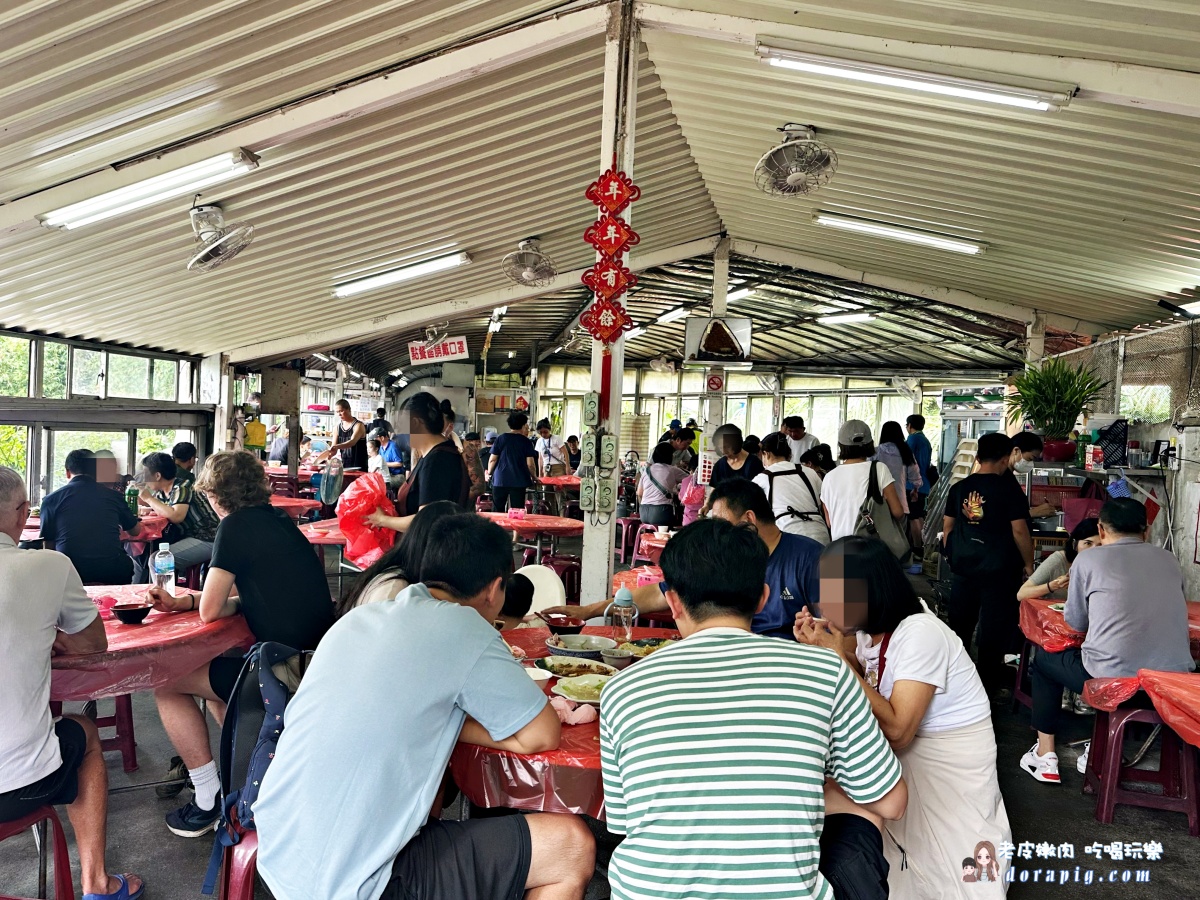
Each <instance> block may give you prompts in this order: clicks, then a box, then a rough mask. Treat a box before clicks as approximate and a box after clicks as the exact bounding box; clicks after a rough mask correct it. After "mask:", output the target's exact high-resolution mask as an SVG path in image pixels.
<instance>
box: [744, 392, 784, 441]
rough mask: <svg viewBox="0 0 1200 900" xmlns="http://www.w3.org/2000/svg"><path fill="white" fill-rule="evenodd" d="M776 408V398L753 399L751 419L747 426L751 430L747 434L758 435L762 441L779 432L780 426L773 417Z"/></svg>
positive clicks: (751, 399) (751, 401) (751, 400)
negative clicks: (772, 433) (774, 432)
mask: <svg viewBox="0 0 1200 900" xmlns="http://www.w3.org/2000/svg"><path fill="white" fill-rule="evenodd" d="M774 407H775V398H774V397H751V398H750V419H749V424H748V425H747V428H748V429H749V430H748V432H747V434H754V435H758V437H759V438H760V439H762V438H764V437H766V436H767V435H768V434H770V433H771V432H773V431H778V430H779V426H778V424H776V422H775V417H774V415H772V413H773V412H774Z"/></svg>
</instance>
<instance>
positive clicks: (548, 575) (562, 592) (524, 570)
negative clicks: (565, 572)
mask: <svg viewBox="0 0 1200 900" xmlns="http://www.w3.org/2000/svg"><path fill="white" fill-rule="evenodd" d="M514 574H517V575H524V576H525V577H526V578H528V579H529V580H530V581H532V582H533V604H532V605H531V606H530V607H529V612H530V613H536V612H541V611H542V610H543V609H549V608H550V607H552V606H564V605H565V604H566V602H567V589H566V588H565V587H564V586H563V582H562V579H561V578H559V576H558V573H557V572H555V571H554V569H552V568H550V567H549V566H534V565H525V566H522V567H521V568H519V569H517V571H516V572H515V573H514Z"/></svg>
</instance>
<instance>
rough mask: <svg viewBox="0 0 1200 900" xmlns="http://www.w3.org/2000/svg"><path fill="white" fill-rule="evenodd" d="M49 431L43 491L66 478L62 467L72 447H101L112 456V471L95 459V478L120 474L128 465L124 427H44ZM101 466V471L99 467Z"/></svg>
mask: <svg viewBox="0 0 1200 900" xmlns="http://www.w3.org/2000/svg"><path fill="white" fill-rule="evenodd" d="M47 433H48V434H49V448H48V449H49V460H50V465H49V468H48V470H47V471H46V473H45V474H46V483H47V493H49V492H50V491H53V490H55V489H57V488H60V487H62V486H63V484H64V483H65V482H66V475H65V474H64V469H65V468H66V464H67V454H68V453H70V452H71V451H72V450H94V451H99V450H105V451H108V452H110V453H112V455H113V456H114V457H115V462H116V466H115V469H116V471H115V472H113V471H112V466H111V464H110V465H109V466H108V467H104V466H102V465H101V464H100V463H97V466H96V478H97V480H99V481H105V482H108V481H110V480H113V478H114V477H115V476H116V475H118V474H123V473H124V472H125V470H126V469H127V468H128V460H129V432H128V431H65V430H60V429H58V428H51V429H47ZM102 470H103V471H102Z"/></svg>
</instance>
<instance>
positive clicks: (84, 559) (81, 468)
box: [41, 450, 142, 584]
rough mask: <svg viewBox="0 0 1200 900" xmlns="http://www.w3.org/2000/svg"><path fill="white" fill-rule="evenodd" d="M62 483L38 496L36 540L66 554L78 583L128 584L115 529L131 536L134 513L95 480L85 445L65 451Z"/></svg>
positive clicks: (129, 571) (129, 568)
mask: <svg viewBox="0 0 1200 900" xmlns="http://www.w3.org/2000/svg"><path fill="white" fill-rule="evenodd" d="M65 465H66V470H67V478H68V479H69V480H68V481H67V483H66V484H64V485H63V486H62V487H60V488H59V489H58V490H57V491H54V492H53V493H52V494H50V495H49V496H47V497H46V498H45V499H44V500H42V517H41V518H42V540H43V541H44V542H45V547H46V549H47V550H57V551H58V552H59V553H62V554H64V555H65V556H67V557H69V558H70V560H71V562H72V564H74V566H75V570H76V571H77V572H78V573H79V577H80V578H81V579H82V580H83V583H84V584H129V582H130V581H131V580H132V579H133V560H132V559H131V558H130V557H129V555H128V554H127V553H126V552H125V548H124V547H123V546H122V544H121V532H122V531H126V532H128V533H129V536H130V537H136V536H137V534H138V532H140V531H141V528H142V526H141V523H140V522H139V521H138V517H137V516H136V515H134V513H133V511H132V510H130V508H129V507H128V506H127V505H126V503H125V498H124V497H122V496H121V495H120V494H118V493H117V492H116V491H113V490H110V489H109V488H106V487H104V486H103V485H100V484H97V483H96V459H95V456H94V454H93V453H92V451H91V450H72V451H71V452H70V453H68V454H67V461H66V464H65Z"/></svg>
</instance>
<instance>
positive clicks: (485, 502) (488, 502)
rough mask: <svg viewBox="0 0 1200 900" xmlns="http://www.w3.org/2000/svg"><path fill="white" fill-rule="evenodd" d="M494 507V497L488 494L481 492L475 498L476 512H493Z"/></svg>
mask: <svg viewBox="0 0 1200 900" xmlns="http://www.w3.org/2000/svg"><path fill="white" fill-rule="evenodd" d="M493 508H494V507H493V506H492V498H491V497H489V496H487V495H486V494H481V495H480V496H478V497H476V498H475V512H477V513H481V512H491V511H492V509H493Z"/></svg>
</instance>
